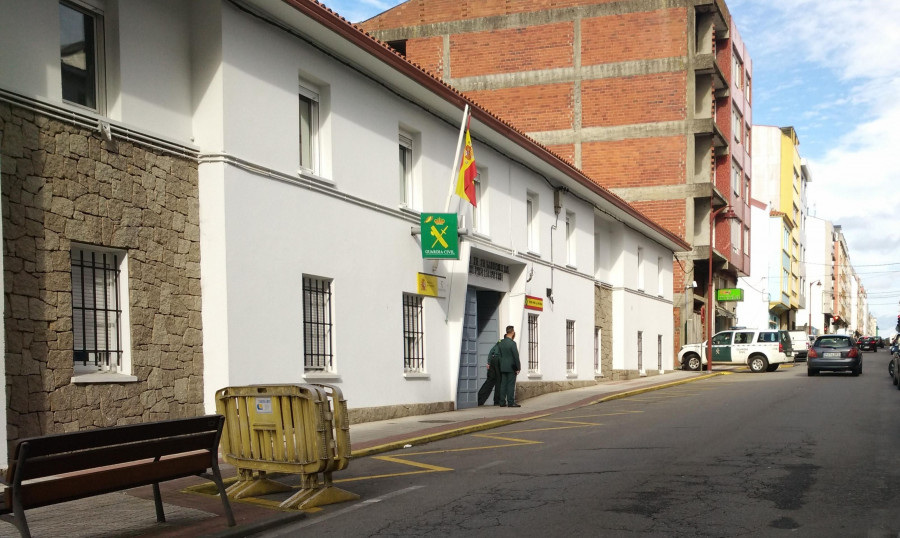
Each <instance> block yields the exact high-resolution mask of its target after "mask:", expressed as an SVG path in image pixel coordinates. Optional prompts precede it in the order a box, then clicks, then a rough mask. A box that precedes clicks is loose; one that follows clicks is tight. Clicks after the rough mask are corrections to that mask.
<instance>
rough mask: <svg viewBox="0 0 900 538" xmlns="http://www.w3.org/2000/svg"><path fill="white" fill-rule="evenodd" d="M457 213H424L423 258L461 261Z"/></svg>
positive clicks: (422, 218) (422, 221) (422, 216)
mask: <svg viewBox="0 0 900 538" xmlns="http://www.w3.org/2000/svg"><path fill="white" fill-rule="evenodd" d="M456 219H457V217H456V213H422V215H421V223H422V258H425V259H438V260H458V259H459V232H458V231H457V229H456V228H457V220H456Z"/></svg>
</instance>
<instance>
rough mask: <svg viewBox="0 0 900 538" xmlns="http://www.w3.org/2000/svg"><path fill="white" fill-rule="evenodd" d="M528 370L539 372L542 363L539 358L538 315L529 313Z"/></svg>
mask: <svg viewBox="0 0 900 538" xmlns="http://www.w3.org/2000/svg"><path fill="white" fill-rule="evenodd" d="M528 371H529V372H532V373H538V372H540V371H541V363H540V360H539V358H538V315H537V314H528Z"/></svg>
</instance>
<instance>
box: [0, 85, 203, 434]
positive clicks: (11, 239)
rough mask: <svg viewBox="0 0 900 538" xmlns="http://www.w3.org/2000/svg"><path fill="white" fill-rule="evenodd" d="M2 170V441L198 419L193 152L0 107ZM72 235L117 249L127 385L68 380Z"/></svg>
mask: <svg viewBox="0 0 900 538" xmlns="http://www.w3.org/2000/svg"><path fill="white" fill-rule="evenodd" d="M0 164H2V214H3V269H4V274H3V278H4V289H5V296H4V302H5V305H4V306H5V316H4V329H5V336H6V356H5V360H6V385H7V392H8V409H7V412H8V415H7V416H8V437H9V440H10V441H13V440H15V439H17V438H21V437H28V436H33V435H42V434H46V433H55V432H62V431H73V430H78V429H84V428H90V427H101V426H112V425H117V424H128V423H135V422H142V421H148V420H160V419H167V418H180V417H186V416H196V415H200V414H202V413H203V348H202V330H203V326H202V323H201V317H200V309H201V301H200V219H199V199H198V183H197V163H196V160H195V159H191V158H185V157H174V156H171V155H167V154H165V153H163V152H160V151H158V150H153V149H148V148H147V147H144V146H141V145H138V144H134V143H131V142H128V141H124V140H121V139H115V138H114V139H113V140H112V141H106V140H104V139H102V138H101V137H100V135H99V133H98V132H95V131H91V130H86V129H82V128H79V127H77V126H73V125H71V124H67V123H64V122H59V121H56V120H53V119H50V118H48V117H45V116H42V115H40V114H36V113H33V112H31V111H29V110H26V109H23V108H19V107H16V106H13V105H9V104H6V103H0ZM72 242H77V243H85V244H89V245H98V246H103V247H110V248H116V249H121V250H123V251H125V253H126V256H127V260H128V269H129V271H128V272H129V274H128V275H127V285H128V289H129V294H130V304H129V305H125V307H126V308H129V312H130V317H131V325H130V327H122V330H123V331H126V330H130V335H131V347H130V351H131V363H132V369H131V371H130V372H125V373H127V374H132V375H134V376H136V377H137V379H138V381H137V382H130V383H103V384H78V385H76V384H73V383H72V374H73V357H72V356H73V334H72V299H71V288H72V284H71V265H70V264H71V262H70V249H71V244H72ZM123 276H124V275H123ZM124 281H125V279H123V283H124Z"/></svg>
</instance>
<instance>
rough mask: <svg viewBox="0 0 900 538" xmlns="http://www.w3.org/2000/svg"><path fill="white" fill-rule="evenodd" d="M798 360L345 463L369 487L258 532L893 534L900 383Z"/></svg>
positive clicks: (877, 363)
mask: <svg viewBox="0 0 900 538" xmlns="http://www.w3.org/2000/svg"><path fill="white" fill-rule="evenodd" d="M890 359H891V357H890V355H889V353H887V351H885V350H882V351H876V352H872V353H866V355H865V359H864V361H863V362H864V375H861V376H858V377H857V376H853V375H852V374H851V373H824V374H822V375H819V376H816V377H809V376H807V372H806V364H804V363H803V362H798V363H795V364H790V365H787V367H786V368H783V369H779V370H778V371H776V372H772V373H767V374H764V375H759V374H754V373H751V372H750V371H749V370H747V369H746V368H742V369H734V370H728V372H727V374H726V375H721V376H714V377H710V378H705V379H702V380H698V381H696V382H692V383H686V384H682V385H677V386H674V387H669V388H665V389H662V390H658V391H651V392H645V393H639V394H635V395H633V396H629V397H626V398H622V399H616V400H612V401H607V402H603V403H599V404H595V405H588V406H585V407H580V408H577V409H572V410H568V411H565V412H560V413H553V414H550V415H547V416H539V417H535V418H533V419H531V420H527V421H523V422H517V423H515V424H511V425H509V426H504V427H500V428H496V429H491V430H488V431H482V432H477V433H472V434H468V435H464V436H461V437H454V438H452V439H447V440H443V441H438V442H433V443H428V444H425V445H421V446H418V445H417V446H410V447H408V448H403V449H400V450H394V451H391V452H388V453H385V454H380V455H375V456H370V457H365V458H361V459H359V460H354V461H353V464H352V465H351V466H350V468H348V470H347V472H346V473H344V474H343V475H342V477H341V479H340V485H341V486H342V487H346V488H348V489H352V490H353V491H354V492H356V493H359V494H360V495H361V498H362V499H364V500H361V501H356V502H354V503H352V504H349V505H346V506H344V505H334V506H329V507H327V508H325V509H323V510H322V511H317V512H313V513H309V515H308V517H307V518H306V519H304V520H301V521H299V522H297V523H295V524H293V525H289V526H286V527H284V528H283V529H280V530H273V531H270V532H267V533H265V534H261V535H260V536H266V537H276V536H298V535H301V534H315V535H316V536H373V537H374V536H485V535H497V536H546V535H569V536H781V535H788V534H792V535H796V536H835V537H837V536H867V537H878V536H885V537H887V536H897V534H898V532H900V512H898V511H897V510H896V509H895V508H894V504H895V502H896V492H895V489H896V488H895V487H894V485H895V484H896V481H897V480H898V479H900V471H898V470H897V467H896V465H894V461H893V460H894V459H895V453H896V450H895V448H896V444H897V441H898V439H900V437H898V436H900V425H898V424H897V421H896V420H895V418H896V417H895V413H894V411H893V409H894V408H895V407H896V405H897V403H898V402H897V401H896V398H900V391H898V390H897V389H896V387H895V386H894V385H892V383H891V377H890V376H889V375H888V363H889V362H890Z"/></svg>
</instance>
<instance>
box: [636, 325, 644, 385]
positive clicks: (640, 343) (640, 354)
mask: <svg viewBox="0 0 900 538" xmlns="http://www.w3.org/2000/svg"><path fill="white" fill-rule="evenodd" d="M637 369H638V372H639V373H640V374H641V375H644V331H638V332H637Z"/></svg>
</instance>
